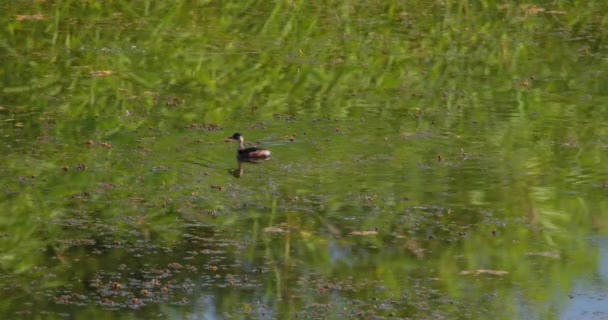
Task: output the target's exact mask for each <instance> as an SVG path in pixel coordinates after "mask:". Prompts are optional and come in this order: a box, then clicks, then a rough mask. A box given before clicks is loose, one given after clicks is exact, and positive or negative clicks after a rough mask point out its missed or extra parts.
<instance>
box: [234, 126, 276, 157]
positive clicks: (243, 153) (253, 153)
mask: <svg viewBox="0 0 608 320" xmlns="http://www.w3.org/2000/svg"><path fill="white" fill-rule="evenodd" d="M228 139H232V140H237V141H238V142H239V148H238V149H237V151H236V157H237V158H238V159H239V160H242V161H250V162H258V161H262V160H268V159H269V158H270V150H266V149H262V148H255V147H254V148H245V138H244V137H243V135H241V134H240V133H235V134H233V135H232V136H230V137H228Z"/></svg>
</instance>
